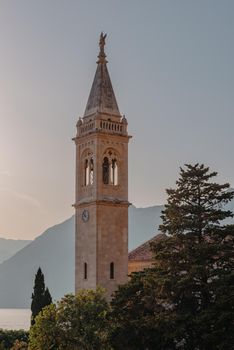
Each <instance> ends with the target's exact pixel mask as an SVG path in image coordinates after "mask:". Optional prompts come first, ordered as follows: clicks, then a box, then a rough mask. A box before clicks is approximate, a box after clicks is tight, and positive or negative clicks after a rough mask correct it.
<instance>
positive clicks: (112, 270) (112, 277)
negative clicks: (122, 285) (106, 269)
mask: <svg viewBox="0 0 234 350" xmlns="http://www.w3.org/2000/svg"><path fill="white" fill-rule="evenodd" d="M114 278H115V267H114V263H113V262H111V263H110V279H111V280H113V279H114Z"/></svg>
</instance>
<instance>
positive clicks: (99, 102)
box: [84, 33, 121, 117]
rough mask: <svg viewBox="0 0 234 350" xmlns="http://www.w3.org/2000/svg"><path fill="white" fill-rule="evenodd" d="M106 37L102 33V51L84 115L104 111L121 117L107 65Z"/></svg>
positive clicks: (100, 43) (100, 45)
mask: <svg viewBox="0 0 234 350" xmlns="http://www.w3.org/2000/svg"><path fill="white" fill-rule="evenodd" d="M105 39H106V34H105V35H103V33H101V36H100V40H99V47H100V52H99V55H98V61H97V64H98V66H97V70H96V74H95V77H94V81H93V84H92V88H91V91H90V94H89V98H88V102H87V105H86V109H85V113H84V117H88V116H91V115H93V114H96V113H104V114H109V115H114V116H119V117H121V115H120V112H119V108H118V105H117V102H116V98H115V94H114V90H113V87H112V84H111V80H110V76H109V73H108V69H107V65H106V64H107V60H106V54H105V50H104V46H105Z"/></svg>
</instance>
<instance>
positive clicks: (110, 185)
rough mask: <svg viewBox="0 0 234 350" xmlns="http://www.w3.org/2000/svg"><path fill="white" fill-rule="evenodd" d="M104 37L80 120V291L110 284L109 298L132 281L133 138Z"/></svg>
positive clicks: (77, 205)
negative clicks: (130, 174)
mask: <svg viewBox="0 0 234 350" xmlns="http://www.w3.org/2000/svg"><path fill="white" fill-rule="evenodd" d="M105 39H106V35H103V33H102V34H101V36H100V42H99V47H100V52H99V55H98V61H97V70H96V74H95V77H94V81H93V85H92V88H91V91H90V94H89V98H88V102H87V105H86V109H85V113H84V116H83V117H82V118H79V120H78V123H77V135H76V137H75V138H74V141H75V144H76V202H75V204H74V207H75V210H76V266H75V271H76V272H75V284H76V286H75V290H76V292H77V291H79V290H80V289H89V288H90V289H95V288H96V287H97V286H101V287H103V288H105V290H106V294H107V298H108V299H110V297H111V294H112V293H113V292H114V291H115V290H117V288H118V285H120V284H122V283H125V282H126V281H127V273H128V206H129V202H128V141H129V138H130V136H128V132H127V125H128V123H127V120H126V118H125V117H124V116H122V115H121V114H120V112H119V108H118V105H117V102H116V98H115V94H114V91H113V88H112V84H111V80H110V76H109V73H108V70H107V60H106V54H105V51H104V46H105Z"/></svg>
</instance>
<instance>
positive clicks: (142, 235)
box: [0, 206, 162, 308]
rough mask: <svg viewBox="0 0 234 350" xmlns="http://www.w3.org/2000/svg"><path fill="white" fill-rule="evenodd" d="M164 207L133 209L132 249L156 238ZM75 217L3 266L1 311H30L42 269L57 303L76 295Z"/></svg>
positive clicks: (36, 240)
mask: <svg viewBox="0 0 234 350" xmlns="http://www.w3.org/2000/svg"><path fill="white" fill-rule="evenodd" d="M161 210H162V206H154V207H149V208H135V207H134V206H131V207H130V208H129V249H130V250H131V249H133V248H135V247H137V246H138V245H140V244H141V243H143V242H144V241H146V240H148V239H149V238H151V237H152V236H153V235H155V234H156V232H157V228H158V225H159V222H160V213H161ZM74 225H75V223H74V216H73V217H71V218H70V219H68V220H66V221H65V222H62V223H61V224H58V225H56V226H53V227H51V228H49V229H48V230H46V231H45V232H44V233H43V234H42V235H40V236H39V237H38V238H36V239H35V240H34V241H32V242H31V243H30V244H29V245H28V246H26V247H25V248H23V249H22V250H20V251H19V252H17V253H16V254H15V255H14V256H13V257H11V258H10V259H9V260H7V261H5V262H3V263H2V264H0V308H21V307H22V308H23V307H25V308H28V307H29V306H30V301H31V299H30V298H31V293H32V287H33V281H34V275H35V273H36V271H37V269H38V267H39V266H40V267H41V268H42V271H43V272H44V274H45V282H46V285H48V287H49V289H50V291H51V294H52V296H53V298H54V299H59V298H61V297H62V296H63V295H64V294H65V293H70V292H74V274H75V272H74V265H75V254H74V241H75V237H74V227H75V226H74Z"/></svg>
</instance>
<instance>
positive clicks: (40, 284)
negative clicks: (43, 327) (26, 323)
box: [31, 267, 52, 325]
mask: <svg viewBox="0 0 234 350" xmlns="http://www.w3.org/2000/svg"><path fill="white" fill-rule="evenodd" d="M51 302H52V298H51V295H50V292H49V289H48V288H46V289H45V282H44V275H43V273H42V271H41V268H40V267H39V269H38V271H37V273H36V275H35V281H34V287H33V293H32V303H31V311H32V316H31V325H33V324H34V323H35V317H36V316H37V315H38V314H39V312H40V311H41V310H42V309H43V307H45V306H46V305H49V304H51Z"/></svg>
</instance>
